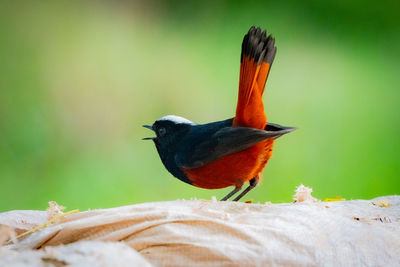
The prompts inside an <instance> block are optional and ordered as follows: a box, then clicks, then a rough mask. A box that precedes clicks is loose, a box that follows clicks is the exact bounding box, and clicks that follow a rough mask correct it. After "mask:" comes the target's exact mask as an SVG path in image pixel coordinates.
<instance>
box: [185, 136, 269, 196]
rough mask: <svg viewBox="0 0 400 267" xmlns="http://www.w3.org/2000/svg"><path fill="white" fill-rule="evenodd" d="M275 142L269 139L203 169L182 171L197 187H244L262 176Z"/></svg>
mask: <svg viewBox="0 0 400 267" xmlns="http://www.w3.org/2000/svg"><path fill="white" fill-rule="evenodd" d="M273 144H274V140H273V139H272V138H271V139H267V140H265V141H262V142H260V143H258V144H255V145H254V146H251V147H249V148H247V149H245V150H243V151H241V152H238V153H234V154H230V155H227V156H225V157H222V158H220V159H218V160H216V161H213V162H210V163H208V164H206V165H204V166H202V167H199V168H194V169H182V170H183V172H184V173H185V174H186V176H187V177H188V178H189V179H190V180H191V181H192V184H193V185H194V186H197V187H201V188H206V189H218V188H225V187H228V186H242V184H243V183H244V182H247V181H249V180H250V179H252V178H253V177H256V176H258V177H259V175H260V173H261V172H262V170H263V169H264V167H265V164H267V162H268V159H269V158H270V157H271V156H272V147H273Z"/></svg>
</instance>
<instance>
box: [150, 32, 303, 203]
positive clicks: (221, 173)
mask: <svg viewBox="0 0 400 267" xmlns="http://www.w3.org/2000/svg"><path fill="white" fill-rule="evenodd" d="M275 55H276V46H275V38H273V37H272V35H267V32H266V30H263V31H262V30H261V28H259V27H255V26H252V27H251V28H250V29H249V31H248V33H247V34H246V35H245V36H244V38H243V42H242V48H241V56H240V76H239V93H238V101H237V106H236V113H235V117H233V118H229V119H226V120H222V121H216V122H211V123H205V124H197V123H195V122H192V121H190V120H188V119H186V118H183V117H180V116H176V115H167V116H164V117H161V118H160V119H157V120H156V121H155V122H154V123H153V124H152V125H143V127H145V128H148V129H150V130H152V131H154V133H155V135H156V136H154V137H146V138H143V140H152V141H153V142H154V144H155V146H156V149H157V152H158V154H159V156H160V158H161V161H162V163H163V164H164V166H165V168H166V169H167V170H168V171H169V172H170V173H171V174H172V175H173V176H174V177H176V178H178V179H179V180H181V181H183V182H185V183H188V184H190V185H193V186H196V187H200V188H205V189H221V188H226V187H230V186H233V187H234V188H233V190H232V191H230V192H229V194H227V195H226V196H225V197H224V198H222V199H221V201H226V200H228V199H230V198H231V197H232V196H234V195H236V194H237V193H239V192H240V191H241V190H242V187H243V185H244V184H245V183H249V185H248V186H247V187H246V188H245V189H244V190H243V191H242V192H240V193H239V195H237V196H236V197H235V198H234V199H233V201H238V200H240V199H241V198H242V197H243V196H244V195H246V194H247V193H248V192H249V191H251V190H252V189H253V188H255V187H256V186H257V185H258V184H259V181H260V179H261V173H262V171H263V169H264V167H265V165H266V164H267V162H268V160H269V159H270V158H271V156H272V150H273V146H274V142H275V140H276V139H277V138H279V137H281V136H283V135H285V134H287V133H290V132H292V131H293V130H295V129H296V128H295V127H289V126H282V125H279V124H276V123H269V122H267V117H266V115H265V112H264V104H263V93H264V88H265V83H266V81H267V78H268V75H269V72H270V69H271V66H272V63H273V61H274V58H275Z"/></svg>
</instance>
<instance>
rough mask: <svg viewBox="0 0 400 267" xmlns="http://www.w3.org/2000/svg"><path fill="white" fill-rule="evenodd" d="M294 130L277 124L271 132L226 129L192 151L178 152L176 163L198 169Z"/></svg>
mask: <svg viewBox="0 0 400 267" xmlns="http://www.w3.org/2000/svg"><path fill="white" fill-rule="evenodd" d="M294 129H295V128H293V127H282V126H280V125H277V124H275V125H274V129H273V130H271V131H265V130H259V129H254V128H248V127H224V128H222V129H220V130H218V131H216V132H215V133H214V134H212V135H209V136H207V137H206V138H204V139H203V140H202V141H201V142H199V143H198V144H194V146H193V147H191V148H190V151H188V150H186V151H185V152H181V153H179V152H178V153H177V154H176V155H175V162H176V164H177V165H178V166H179V167H181V168H186V169H192V168H198V167H201V166H203V165H204V164H206V163H209V162H212V161H215V160H217V159H219V158H221V157H223V156H226V155H229V154H233V153H236V152H239V151H242V150H245V149H246V148H249V147H251V146H252V145H255V144H257V143H258V142H261V141H263V140H265V139H268V138H278V137H279V136H282V135H284V134H286V133H289V132H291V131H293V130H294Z"/></svg>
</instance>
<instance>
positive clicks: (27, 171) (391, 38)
mask: <svg viewBox="0 0 400 267" xmlns="http://www.w3.org/2000/svg"><path fill="white" fill-rule="evenodd" d="M399 12H400V8H399V4H398V1H382V2H376V1H375V2H371V3H369V4H367V3H366V2H365V1H344V0H339V1H338V0H327V1H310V0H307V1H268V2H267V1H260V2H257V1H243V2H238V1H198V2H190V1H159V2H155V1H142V2H127V1H109V2H107V1H97V2H94V1H93V2H91V1H87V2H86V1H80V2H79V1H25V2H23V1H1V2H0V188H1V197H0V211H5V210H10V209H44V208H45V207H46V206H47V201H49V200H55V201H57V202H58V203H59V204H62V205H65V206H67V207H68V208H69V209H72V208H80V209H87V208H105V207H113V206H118V205H127V204H133V203H140V202H145V201H163V200H175V199H183V198H185V199H189V198H192V197H196V198H205V199H211V197H212V196H216V197H217V198H221V197H222V196H224V195H225V194H226V193H227V192H228V191H230V190H231V189H230V188H227V189H222V190H214V191H212V190H205V189H199V188H195V187H192V186H189V185H187V184H184V183H182V182H180V181H179V180H177V179H175V178H173V177H172V176H171V175H170V174H169V173H168V172H167V171H166V170H165V169H164V167H163V166H162V164H161V161H160V159H159V157H158V154H157V152H156V149H155V147H154V145H153V144H152V143H150V142H145V141H142V140H141V138H142V137H146V136H149V135H151V133H150V132H149V131H148V130H146V129H144V128H142V127H141V126H142V125H143V124H149V123H152V122H153V121H154V120H156V119H157V118H159V117H161V116H164V115H168V114H177V115H181V116H184V117H186V118H188V119H190V120H193V121H196V122H198V123H204V122H209V121H215V120H221V119H225V118H229V117H232V116H233V115H234V111H235V105H236V99H237V88H238V78H239V58H240V47H241V41H242V38H243V35H244V34H245V33H246V32H247V30H248V28H249V27H250V26H251V25H257V26H261V27H263V28H267V29H268V31H269V32H270V33H272V34H273V35H274V36H275V37H276V44H277V47H278V53H277V57H276V59H275V62H274V65H273V67H272V71H271V75H270V76H269V81H268V83H267V91H266V92H267V94H266V97H265V103H266V104H265V106H266V113H267V116H268V119H269V120H270V121H271V122H276V123H280V124H283V125H290V126H297V127H298V128H299V130H298V131H296V132H294V133H292V134H290V135H288V136H285V137H283V138H281V139H279V140H278V141H277V143H276V145H275V151H274V156H273V158H272V159H271V160H270V162H269V164H268V166H267V167H266V169H265V171H264V174H263V177H264V178H263V181H262V183H261V185H260V186H259V187H258V188H257V189H255V190H254V191H253V192H252V193H251V194H249V195H248V196H247V197H246V198H245V200H246V199H253V200H254V201H255V202H261V203H263V202H265V201H272V202H284V201H291V197H292V195H293V193H294V189H295V187H296V186H297V185H299V184H301V183H303V184H305V185H307V186H310V187H312V188H313V189H314V193H313V194H314V196H316V197H317V198H320V199H324V198H327V197H335V196H342V197H344V198H346V199H354V198H373V197H376V196H381V195H389V194H399V193H400V159H399V154H398V153H399V152H398V151H400V139H399V136H400V112H399V103H400V91H399V89H400V88H399V85H400V73H399V70H400V68H399V62H400V21H399V19H398V14H399Z"/></svg>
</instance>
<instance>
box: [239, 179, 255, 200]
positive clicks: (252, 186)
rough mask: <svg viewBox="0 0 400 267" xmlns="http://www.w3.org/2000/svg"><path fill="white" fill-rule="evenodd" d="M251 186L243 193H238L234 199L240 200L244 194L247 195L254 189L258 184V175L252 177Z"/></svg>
mask: <svg viewBox="0 0 400 267" xmlns="http://www.w3.org/2000/svg"><path fill="white" fill-rule="evenodd" d="M249 184H250V185H249V186H248V187H247V188H246V189H245V190H243V192H242V193H240V195H238V196H237V197H236V198H235V199H234V200H233V201H238V200H239V199H241V198H242V197H243V196H244V195H246V194H247V193H248V192H249V191H250V190H251V189H253V188H254V187H256V186H257V184H258V177H254V178H253V179H251V180H250V181H249Z"/></svg>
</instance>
